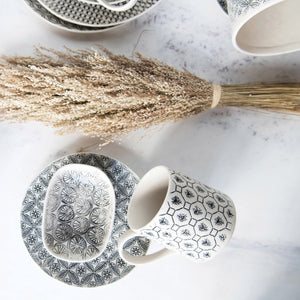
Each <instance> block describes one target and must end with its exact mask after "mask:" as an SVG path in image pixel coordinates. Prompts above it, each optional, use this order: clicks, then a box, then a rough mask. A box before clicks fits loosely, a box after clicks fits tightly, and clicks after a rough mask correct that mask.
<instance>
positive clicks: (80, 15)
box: [39, 0, 160, 27]
mask: <svg viewBox="0 0 300 300" xmlns="http://www.w3.org/2000/svg"><path fill="white" fill-rule="evenodd" d="M39 2H40V3H41V5H42V6H44V8H46V9H47V10H48V11H49V12H50V13H51V14H53V15H55V16H57V17H59V18H60V19H62V20H65V21H67V22H71V23H73V24H78V25H83V26H90V27H93V26H96V27H100V26H111V25H117V24H121V23H124V22H126V21H129V20H132V19H134V18H136V17H138V16H140V15H141V14H143V13H145V12H146V11H148V9H150V8H152V7H154V6H155V5H156V4H158V3H159V2H160V0H147V1H142V0H139V1H137V2H136V4H135V5H134V6H133V7H132V8H130V9H128V10H125V11H116V12H114V11H111V10H110V9H107V8H105V7H103V6H101V5H99V3H91V2H90V1H80V0H64V1H62V0H60V1H57V0H39Z"/></svg>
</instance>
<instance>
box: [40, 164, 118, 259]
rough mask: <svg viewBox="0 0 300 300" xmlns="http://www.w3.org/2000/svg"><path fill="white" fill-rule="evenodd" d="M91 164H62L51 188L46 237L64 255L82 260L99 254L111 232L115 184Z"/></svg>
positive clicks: (57, 253)
mask: <svg viewBox="0 0 300 300" xmlns="http://www.w3.org/2000/svg"><path fill="white" fill-rule="evenodd" d="M89 168H90V169H89ZM89 168H86V166H83V165H80V164H72V165H69V166H64V167H62V168H60V169H59V170H58V171H57V172H56V173H55V175H54V176H53V177H52V179H51V182H50V184H49V187H48V190H47V194H46V200H45V207H44V219H43V226H42V229H43V232H42V234H43V240H44V243H45V246H46V247H47V248H48V250H49V251H50V252H51V253H52V254H53V255H54V256H56V257H58V258H61V259H66V260H69V261H77V262H78V261H84V260H90V259H92V258H94V257H96V256H99V255H100V252H102V250H103V249H104V247H105V245H106V241H107V238H108V236H109V234H110V232H111V228H112V221H113V217H114V211H115V199H114V191H113V187H112V185H111V183H110V181H109V179H108V178H107V177H106V175H104V174H103V173H102V172H101V171H100V170H98V169H96V168H91V167H90V166H89Z"/></svg>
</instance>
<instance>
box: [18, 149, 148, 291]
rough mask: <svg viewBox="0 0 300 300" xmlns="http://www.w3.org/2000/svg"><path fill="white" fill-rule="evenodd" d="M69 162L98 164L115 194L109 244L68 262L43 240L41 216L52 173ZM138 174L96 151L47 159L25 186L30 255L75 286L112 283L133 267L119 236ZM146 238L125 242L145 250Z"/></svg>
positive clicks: (24, 227) (25, 236)
mask: <svg viewBox="0 0 300 300" xmlns="http://www.w3.org/2000/svg"><path fill="white" fill-rule="evenodd" d="M68 164H85V165H89V166H94V167H98V168H99V169H100V170H102V171H103V172H104V173H105V174H106V175H107V176H108V177H109V179H110V180H111V182H112V185H113V188H114V191H115V197H116V207H115V217H114V223H113V230H112V234H111V235H110V237H109V240H108V244H107V246H106V248H105V250H104V252H102V253H101V254H100V255H99V256H98V257H96V258H95V259H92V260H90V261H86V262H68V261H65V260H63V259H58V258H56V257H54V256H53V255H51V254H50V253H49V252H48V251H47V249H46V247H45V245H44V243H43V240H42V219H43V218H42V216H43V207H44V202H45V196H46V191H47V187H48V184H49V181H50V180H51V178H52V177H53V175H54V173H55V172H56V171H57V170H59V169H60V168H61V167H63V166H66V165H68ZM138 182H139V178H138V176H137V175H136V174H135V173H134V172H133V171H132V170H131V169H130V168H129V167H128V166H126V165H125V164H123V163H122V162H120V161H118V160H116V159H113V158H110V157H107V156H104V155H99V154H95V153H77V154H70V155H67V156H64V157H61V158H59V159H57V160H55V161H54V162H52V163H50V164H49V165H48V166H47V167H46V168H44V169H43V170H42V171H41V172H40V174H39V175H38V176H37V177H36V178H35V179H34V180H33V181H32V183H31V184H30V186H29V187H28V189H27V192H26V195H25V198H24V200H23V203H22V209H21V222H20V223H21V232H22V238H23V242H24V244H25V246H26V248H27V251H28V252H29V254H30V256H31V257H32V259H33V260H34V261H35V263H37V264H38V265H39V267H40V268H41V269H42V270H43V271H44V272H45V273H47V274H48V275H49V276H51V277H53V278H54V279H57V280H59V281H62V282H64V283H66V284H69V285H72V286H77V287H97V286H103V285H106V284H110V283H113V282H115V281H117V280H119V279H121V278H123V277H124V276H125V275H127V274H128V273H129V272H130V271H132V270H133V269H134V267H135V266H133V265H129V264H127V263H126V262H125V261H124V260H123V259H122V258H121V256H120V254H119V251H118V238H119V237H120V236H121V235H122V234H123V232H125V231H126V230H127V229H128V228H129V226H128V222H127V209H128V204H129V200H130V198H131V195H132V193H133V191H134V189H135V186H136V185H137V183H138ZM148 247H149V240H147V239H145V238H141V237H138V238H135V239H133V240H131V241H129V243H127V244H126V245H125V250H126V251H128V252H129V253H131V254H133V255H144V254H146V252H147V250H148Z"/></svg>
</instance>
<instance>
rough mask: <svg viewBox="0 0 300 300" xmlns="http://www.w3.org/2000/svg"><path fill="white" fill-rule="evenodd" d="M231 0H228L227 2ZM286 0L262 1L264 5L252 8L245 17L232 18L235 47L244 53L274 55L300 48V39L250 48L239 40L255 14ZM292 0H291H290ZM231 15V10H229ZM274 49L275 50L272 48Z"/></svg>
mask: <svg viewBox="0 0 300 300" xmlns="http://www.w3.org/2000/svg"><path fill="white" fill-rule="evenodd" d="M228 1H230V0H227V2H228ZM284 1H286V0H271V1H269V2H267V3H262V5H263V7H261V8H258V9H254V10H251V11H250V12H247V13H246V14H245V15H244V16H243V17H236V18H233V20H232V43H233V45H234V47H235V48H236V49H237V50H239V51H241V52H242V53H244V54H248V55H249V54H250V55H255V56H272V55H280V54H287V53H291V52H296V51H299V50H300V40H299V41H298V42H297V41H296V42H292V43H286V44H283V45H278V46H270V47H267V46H266V47H259V46H257V47H255V46H249V47H248V50H247V48H246V46H244V47H243V45H242V43H239V42H238V36H239V33H240V31H241V29H242V28H243V27H244V26H246V25H247V23H248V22H249V21H250V20H251V19H252V18H253V17H255V16H257V15H259V14H261V13H263V12H264V11H265V10H267V9H269V8H271V7H272V6H275V5H278V4H280V3H282V2H284ZM288 1H290V0H288ZM228 13H229V15H230V10H228ZM241 19H242V20H241ZM293 45H298V47H296V48H295V47H293ZM272 49H273V50H272ZM268 50H269V51H268Z"/></svg>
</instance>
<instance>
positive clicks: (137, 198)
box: [119, 166, 236, 264]
mask: <svg viewBox="0 0 300 300" xmlns="http://www.w3.org/2000/svg"><path fill="white" fill-rule="evenodd" d="M128 222H129V226H130V228H131V230H130V231H128V232H126V233H125V234H124V236H122V238H121V240H120V244H119V249H120V253H121V255H123V258H124V259H125V260H126V261H127V262H129V263H133V264H138V263H146V262H150V261H152V260H154V259H156V258H159V257H160V256H164V255H167V254H170V253H176V252H177V253H179V254H182V255H184V256H187V257H189V258H191V259H192V260H194V261H198V262H200V261H202V262H203V261H206V260H209V259H211V258H212V257H214V256H215V255H216V254H217V253H218V252H219V251H220V250H221V249H222V248H223V247H224V246H225V244H226V243H227V242H228V240H229V239H230V237H231V236H232V233H233V231H234V227H235V222H236V211H235V207H234V204H233V202H232V200H231V199H230V198H229V197H228V196H227V195H225V194H223V193H221V192H219V191H217V190H215V189H213V188H210V187H208V186H206V185H204V184H202V183H200V182H198V181H196V180H194V179H191V178H189V177H187V176H184V175H182V174H181V173H178V172H175V171H172V170H170V169H168V168H166V167H164V166H159V167H156V168H154V169H151V170H150V171H149V172H148V173H147V174H146V175H145V176H144V177H143V178H142V179H141V181H140V183H139V184H138V186H137V188H136V190H135V191H134V194H133V196H132V199H131V201H130V205H129V209H128ZM135 235H141V236H145V237H147V238H149V239H152V240H156V241H157V242H159V243H161V244H162V245H163V246H164V247H165V248H167V249H169V250H171V251H168V250H165V249H164V250H162V251H161V252H157V253H155V254H150V255H147V256H145V257H132V256H130V255H128V254H127V253H123V252H122V247H123V245H124V242H125V241H126V240H128V238H132V237H133V236H135Z"/></svg>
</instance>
